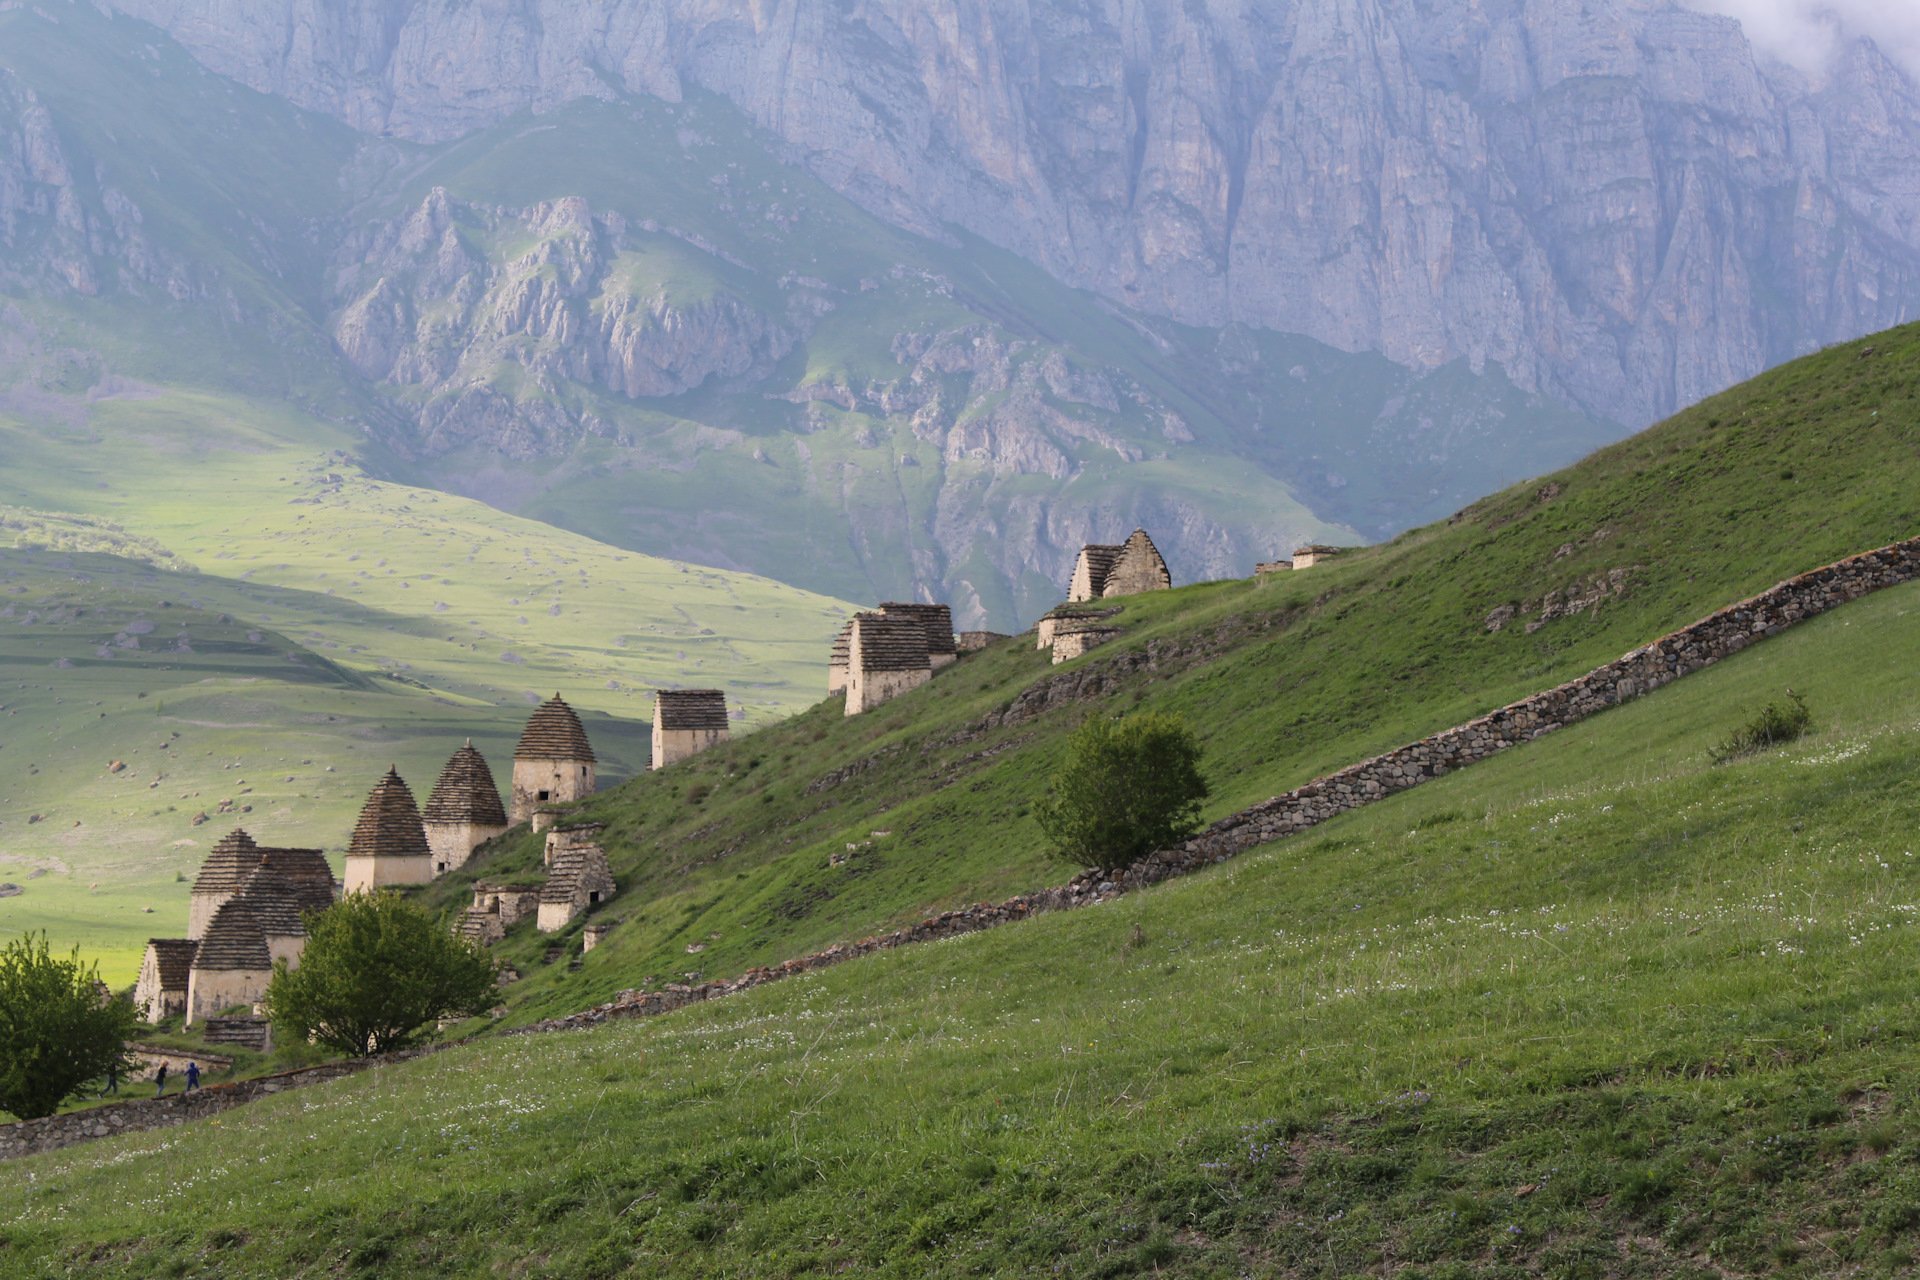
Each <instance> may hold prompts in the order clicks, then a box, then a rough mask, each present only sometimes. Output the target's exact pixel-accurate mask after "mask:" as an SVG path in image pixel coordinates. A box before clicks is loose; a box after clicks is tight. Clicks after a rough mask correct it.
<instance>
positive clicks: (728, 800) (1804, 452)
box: [431, 329, 1920, 1020]
mask: <svg viewBox="0 0 1920 1280" xmlns="http://www.w3.org/2000/svg"><path fill="white" fill-rule="evenodd" d="M1867 346H1872V347H1874V348H1875V351H1876V354H1875V355H1874V356H1872V357H1869V358H1865V359H1863V358H1861V356H1860V354H1859V352H1860V351H1861V350H1862V349H1864V348H1865V347H1867ZM1917 372H1920V330H1913V329H1909V330H1902V331H1898V332H1896V333H1894V334H1888V335H1881V336H1879V337H1877V338H1875V339H1873V340H1871V341H1870V342H1868V343H1863V344H1857V345H1856V346H1854V347H1843V348H1837V349H1835V350H1834V351H1833V352H1830V353H1827V354H1825V355H1822V356H1819V357H1815V358H1812V359H1809V360H1807V361H1802V362H1799V363H1796V364H1794V365H1791V366H1788V367H1787V368H1785V369H1782V370H1779V371H1776V372H1775V373H1773V374H1770V375H1768V376H1767V377H1766V378H1763V379H1761V380H1759V381H1757V382H1755V383H1753V384H1750V385H1749V386H1747V387H1744V388H1740V389H1738V390H1736V391H1734V392H1730V393H1728V394H1726V395H1724V396H1721V397H1717V398H1716V399H1714V400H1712V401H1709V402H1707V403H1706V404H1704V405H1702V406H1700V407H1698V408H1697V409H1694V410H1691V411H1689V412H1688V413H1686V414H1683V415H1681V416H1680V417H1679V418H1677V419H1675V420H1674V421H1672V422H1670V423H1668V424H1665V425H1663V426H1661V427H1659V428H1656V429H1654V430H1652V431H1650V432H1648V433H1646V434H1645V435H1643V436H1640V437H1637V438H1636V439H1634V440H1632V441H1629V442H1627V443H1625V444H1622V445H1620V446H1617V447H1615V448H1613V449H1609V450H1605V451H1603V452H1601V453H1599V454H1597V455H1595V456H1594V457H1593V458H1591V459H1589V460H1588V461H1586V462H1585V463H1582V464H1581V465H1580V466H1578V467H1575V468H1570V469H1568V470H1566V471H1564V472H1561V473H1557V474H1555V475H1553V476H1551V477H1546V478H1543V479H1542V480H1539V481H1535V482H1531V483H1529V484H1527V485H1525V486H1523V487H1521V488H1519V489H1515V490H1510V491H1507V492H1505V493H1502V494H1498V495H1495V496H1493V497H1490V498H1488V499H1487V500H1485V501H1484V502H1482V503H1478V504H1476V505H1475V506H1474V507H1472V508H1470V509H1469V510H1467V511H1466V512H1463V513H1461V515H1460V516H1459V517H1457V518H1455V519H1453V520H1450V521H1447V522H1443V523H1441V524H1438V525H1434V526H1430V527H1428V528H1425V529H1420V530H1416V531H1413V532H1412V533H1409V534H1407V535H1405V536H1404V537H1402V538H1400V539H1397V540H1395V541H1393V542H1391V543H1388V544H1385V545H1383V546H1379V547H1374V548H1370V549H1368V550H1366V551H1364V552H1360V553H1356V554H1354V555H1352V556H1350V557H1348V558H1346V559H1344V560H1340V561H1335V562H1333V563H1331V564H1328V565H1324V566H1320V567H1316V568H1314V569H1312V570H1309V571H1306V572H1302V573H1296V574H1291V575H1283V576H1281V577H1278V578H1274V579H1269V580H1267V581H1264V582H1253V581H1238V582H1221V583H1210V584H1203V585H1199V586H1194V587H1187V588H1183V589H1180V590H1176V591H1171V592H1166V593H1157V594H1154V595H1149V596H1141V597H1134V598H1132V599H1129V600H1126V601H1122V602H1116V603H1119V604H1121V605H1122V606H1123V612H1122V613H1121V614H1119V615H1118V616H1117V618H1116V619H1115V622H1116V623H1117V624H1118V625H1120V626H1122V627H1123V628H1124V634H1123V636H1122V637H1121V638H1120V639H1119V640H1117V641H1116V642H1114V643H1113V644H1111V645H1109V646H1107V647H1105V648H1102V649H1099V650H1096V651H1095V652H1094V653H1093V654H1091V655H1089V656H1088V657H1087V658H1085V659H1082V660H1080V661H1078V662H1077V663H1075V664H1073V665H1072V666H1069V667H1063V668H1058V669H1056V668H1054V667H1052V666H1051V665H1050V664H1049V658H1048V655H1047V654H1045V653H1042V652H1038V651H1036V650H1034V649H1033V648H1032V645H1031V640H1030V639H1029V640H1026V641H1020V640H1015V641H1010V642H1008V643H1006V644H1003V645H999V646H996V647H994V648H992V649H990V650H988V651H986V652H984V653H981V654H978V655H975V656H972V657H969V658H967V659H965V660H964V661H962V662H961V663H960V664H959V665H958V666H956V667H954V668H951V669H950V670H948V671H946V672H944V673H942V674H941V675H940V676H938V677H937V678H936V679H935V680H934V681H933V682H932V683H931V684H930V685H929V686H928V687H927V688H926V689H924V690H921V691H918V692H915V693H913V694H910V695H908V696H906V697H903V698H901V699H898V700H897V701H895V702H892V703H889V704H887V705H886V706H885V707H883V708H881V709H879V710H877V711H875V712H871V713H869V714H866V715H863V716H859V717H854V718H851V719H848V718H844V717H843V716H842V715H841V709H840V706H839V704H838V701H837V700H832V701H827V702H824V703H822V704H820V705H818V706H816V707H814V708H812V709H810V710H809V711H807V712H806V713H805V714H803V715H800V716H798V717H796V718H794V719H791V720H789V721H786V722H783V723H781V724H778V725H775V726H772V727H770V728H768V729H767V730H766V731H764V732H762V733H759V734H756V735H754V737H752V738H751V739H748V740H744V741H741V742H737V743H733V744H730V745H728V746H727V747H725V748H722V749H719V750H715V751H713V752H709V753H707V754H705V755H703V756H700V757H698V758H696V759H694V760H692V761H688V762H686V763H684V764H682V765H679V766H676V767H675V768H673V769H671V770H667V771H664V772H662V773H660V774H657V775H653V776H649V777H647V778H643V779H640V780H637V781H636V782H634V783H632V784H631V785H629V786H626V787H623V788H620V789H619V790H617V791H609V792H608V793H606V794H604V795H602V796H601V797H598V798H596V800H595V801H594V802H593V803H592V804H590V805H588V806H586V810H585V812H586V814H587V815H589V816H592V817H594V818H597V819H599V820H603V821H605V822H607V823H608V824H609V827H608V849H609V854H610V857H611V859H612V861H613V864H614V869H615V872H616V874H617V875H618V876H619V878H620V884H621V889H622V894H623V897H622V899H621V900H620V901H619V902H618V903H617V904H616V905H614V906H613V907H610V908H609V909H608V911H607V914H608V915H610V916H613V917H618V918H619V919H621V920H622V921H623V925H622V927H621V928H620V929H618V930H616V931H615V932H614V933H613V935H612V936H611V937H610V938H609V939H608V940H607V941H606V942H605V943H603V944H602V946H600V947H599V948H598V949H596V950H595V952H594V953H593V954H592V955H590V956H587V957H585V960H584V963H583V964H582V966H581V967H580V968H579V969H578V970H573V969H570V968H568V967H567V966H564V965H555V966H543V965H540V964H539V963H538V960H539V958H540V957H541V956H542V955H543V954H544V952H545V948H546V943H547V939H545V938H544V937H540V936H536V935H534V934H533V932H532V931H531V929H528V930H525V931H524V932H523V933H521V934H518V935H515V936H513V937H510V938H509V940H508V943H507V945H506V948H505V950H506V953H507V954H508V955H509V956H510V957H511V958H512V959H513V961H514V962H515V963H516V964H517V965H519V966H520V968H521V969H522V971H523V972H526V973H528V974H529V977H528V978H527V980H526V981H525V982H522V983H519V984H516V985H515V987H514V988H513V989H512V993H511V996H510V1000H511V1002H512V1004H513V1005H514V1010H513V1013H512V1015H511V1016H512V1017H513V1019H515V1020H531V1019H534V1018H537V1017H544V1016H549V1015H552V1014H555V1013H561V1012H567V1011H570V1010H572V1009H577V1008H580V1007H583V1006H584V1005H587V1004H590V1003H593V1002H595V1001H599V1000H604V999H607V998H609V997H611V996H612V995H614V994H615V993H616V992H618V991H620V990H622V989H624V988H627V987H632V986H637V985H641V984H643V983H654V984H657V983H661V982H668V981H677V980H681V979H682V978H683V977H684V975H686V974H688V973H695V972H697V973H700V974H703V975H704V976H707V977H718V976H726V975H731V974H735V973H739V972H741V971H743V970H744V969H746V968H748V967H750V966H753V965H757V964H767V963H772V962H776V961H779V960H783V959H786V958H788V957H791V956H793V955H797V954H800V953H802V952H805V951H808V950H812V949H815V948H817V947H820V946H823V945H826V944H828V943H830V942H833V941H837V940H841V939H846V938H855V937H859V936H862V935H864V934H866V933H870V932H877V931H880V930H883V929H886V928H891V927H897V926H899V925H901V924H904V923H910V922H911V921H913V920H916V919H918V918H919V917H920V916H921V915H922V914H924V913H926V912H928V911H932V910H935V909H940V908H945V907H951V906H956V905H959V904H962V903H966V902H972V901H977V900H981V899H995V898H1000V897H1004V896H1006V895H1008V894H1011V893H1016V892H1020V891H1024V890H1028V889H1033V888H1037V887H1039V886H1041V885H1045V884H1050V883H1055V882H1058V881H1060V880H1064V879H1066V878H1067V877H1068V876H1069V875H1071V874H1072V872H1073V871H1074V870H1077V868H1073V867H1068V866H1064V865H1062V864H1060V863H1058V862H1057V861H1055V860H1053V859H1052V857H1051V856H1050V855H1049V853H1048V851H1047V848H1046V845H1045V841H1044V839H1043V838H1042V835H1041V832H1040V830H1039V828H1038V825H1037V824H1036V823H1035V822H1034V821H1033V819H1032V816H1031V807H1032V804H1033V802H1034V800H1035V799H1036V798H1037V795H1038V791H1039V787H1040V785H1041V782H1040V780H1041V779H1044V778H1045V777H1046V776H1047V773H1048V771H1049V770H1050V769H1051V768H1052V765H1053V761H1054V760H1055V759H1056V758H1057V755H1058V752H1059V751H1060V750H1061V745H1062V743H1063V742H1064V739H1065V737H1066V735H1067V734H1068V733H1070V732H1071V731H1072V729H1073V728H1074V727H1075V726H1077V725H1078V724H1079V723H1080V722H1081V721H1082V719H1084V718H1085V717H1086V716H1088V715H1093V714H1109V713H1112V712H1117V711H1125V710H1132V709H1135V708H1144V709H1151V710H1158V711H1168V712H1173V713H1176V714H1179V715H1181V716H1183V717H1185V718H1186V720H1187V721H1188V722H1189V723H1190V724H1191V725H1192V727H1193V728H1194V730H1195V732H1196V733H1197V735H1198V736H1199V738H1200V739H1201V741H1202V743H1203V744H1204V746H1205V749H1206V761H1205V764H1204V771H1205V773H1206V776H1207V778H1208V781H1209V782H1210V784H1211V785H1212V788H1213V795H1212V797H1211V799H1210V800H1209V802H1208V805H1207V816H1208V817H1209V818H1213V817H1218V816H1222V815H1224V814H1227V813H1230V812H1233V811H1235V810H1237V809H1240V808H1242V807H1244V806H1246V805H1248V804H1250V803H1254V802H1257V801H1259V800H1262V799H1265V798H1267V797H1268V796H1271V795H1275V794H1278V793H1279V792H1281V791H1284V790H1287V789H1288V788H1290V787H1293V786H1297V785H1299V784H1301V783H1303V782H1306V781H1308V780H1309V779H1311V778H1313V777H1315V776H1317V775H1319V774H1321V773H1325V772H1327V771H1330V770H1332V769H1335V768H1338V767H1341V766H1344V765H1347V764H1350V763H1352V762H1354V761H1356V760H1359V759H1363V758H1365V757H1367V756H1369V755H1371V754H1373V753H1375V752H1378V751H1381V750H1385V749H1387V748H1389V747H1392V746H1396V745H1398V744H1400V743H1403V742H1407V741H1410V740H1412V739H1415V738H1418V737H1421V736H1423V735H1425V734H1428V733H1432V732H1435V731H1437V730H1439V729H1442V728H1445V727H1447V726H1449V725H1453V724H1457V723H1460V722H1462V721H1465V720H1467V719H1470V718H1471V717H1473V716H1474V715H1477V714H1480V713H1481V712H1484V711H1486V710H1489V709H1491V708H1492V707H1495V706H1498V705H1501V704H1502V703H1505V702H1507V701H1510V700H1512V699H1514V698H1517V697H1521V696H1524V695H1525V694H1527V693H1530V692H1533V691H1534V690H1537V689H1541V688H1545V687H1548V686H1551V685H1553V684H1555V683H1558V682H1559V681H1561V680H1564V679H1567V678H1568V677H1570V676H1573V675H1575V674H1578V673H1580V672H1583V671H1586V670H1588V669H1590V668H1592V667H1594V666H1596V665H1598V664H1600V663H1602V662H1605V661H1608V660H1610V659H1612V658H1615V657H1617V656H1619V655H1620V654H1622V653H1624V652H1626V651H1627V650H1629V649H1631V648H1633V647H1635V646H1637V645H1640V644H1644V643H1646V642H1647V641H1649V640H1651V639H1654V638H1656V637H1657V636H1659V635H1661V634H1663V633H1665V632H1666V631H1668V630H1671V629H1673V628H1674V627H1677V626H1680V625H1682V624H1684V623H1687V622H1690V621H1692V620H1694V619H1695V618H1698V617H1700V616H1702V615H1704V614H1706V613H1708V612H1711V611H1712V610H1714V609H1716V608H1718V607H1720V606H1722V605H1724V604H1728V603H1731V602H1732V601H1734V600H1737V599H1739V598H1740V597H1742V596H1744V595H1747V594H1750V593H1752V592H1754V591H1756V590H1759V589H1762V588H1764V587H1766V586H1769V585H1771V584H1772V583H1774V582H1776V581H1778V580H1780V579H1782V578H1785V577H1788V576H1791V575H1792V574H1794V573H1797V572H1800V571H1803V570H1805V569H1809V568H1812V567H1815V566H1817V565H1819V564H1822V563H1825V562H1827V561H1830V560H1833V559H1837V558H1839V557H1841V556H1844V555H1847V554H1850V553H1852V552H1855V551H1858V550H1862V549H1864V548H1867V547H1871V546H1876V545H1880V544H1882V543H1885V542H1889V541H1892V540H1894V539H1896V538H1901V537H1907V536H1911V535H1912V534H1913V533H1914V532H1916V531H1920V502H1917V501H1916V500H1915V499H1914V496H1913V494H1914V489H1913V485H1912V483H1911V480H1912V468H1913V463H1912V462H1911V459H1912V458H1913V457H1914V456H1915V449H1916V447H1920V406H1916V405H1915V403H1914V400H1913V393H1912V390H1911V388H1912V386H1913V385H1914V381H1913V379H1914V377H1915V374H1916V373H1917ZM1783 473H1791V478H1785V479H1783ZM1834 495H1837V496H1834ZM1595 583H1600V584H1602V586H1600V587H1595V586H1594V585H1593V584H1595ZM1550 598H1551V599H1554V600H1558V601H1560V602H1561V605H1562V606H1563V607H1564V606H1565V605H1566V603H1567V602H1568V601H1573V602H1575V603H1577V604H1580V605H1581V607H1578V608H1575V609H1573V611H1571V612H1565V611H1562V612H1559V613H1558V614H1557V616H1553V617H1551V618H1548V617H1546V616H1545V615H1546V613H1547V612H1548V604H1547V601H1548V600H1549V599H1550ZM1509 607H1510V608H1512V609H1513V611H1514V612H1513V616H1512V618H1511V619H1510V620H1509V622H1508V623H1507V624H1506V625H1505V626H1503V627H1501V628H1500V629H1499V630H1497V631H1490V630H1489V624H1488V619H1489V617H1490V616H1492V617H1498V616H1499V614H1498V611H1500V610H1503V609H1506V608H1509ZM1532 623H1539V624H1541V625H1539V626H1538V627H1537V628H1535V629H1531V630H1530V629H1529V625H1530V624H1532ZM1103 670H1104V671H1110V672H1113V673H1114V674H1113V675H1112V676H1111V677H1110V678H1109V679H1107V680H1104V681H1103V682H1101V683H1100V684H1098V685H1094V686H1091V687H1089V688H1083V689H1081V690H1080V691H1079V692H1078V693H1077V694H1076V693H1075V692H1074V691H1073V690H1072V689H1071V688H1062V689H1061V690H1060V691H1059V697H1058V698H1057V699H1055V700H1053V701H1050V702H1048V703H1046V704H1045V705H1044V709H1043V710H1042V711H1041V712H1040V713H1038V714H1032V715H1026V716H1022V717H1019V718H1015V719H1012V720H1009V719H1008V718H1007V716H1006V714H1005V713H1006V712H1007V711H1008V709H1009V708H1011V707H1013V706H1015V705H1016V703H1017V702H1018V701H1019V700H1020V699H1021V698H1022V697H1030V696H1031V695H1030V693H1029V691H1030V690H1032V689H1033V688H1034V687H1035V686H1036V685H1038V684H1039V683H1040V682H1043V681H1048V680H1051V679H1053V678H1054V677H1055V676H1059V677H1061V678H1062V679H1065V680H1078V679H1081V678H1082V677H1081V676H1080V675H1078V674H1077V673H1079V672H1081V671H1093V672H1100V671H1103ZM880 833H884V834H880ZM538 862H539V842H538V841H536V840H532V839H525V838H522V839H518V840H515V839H511V838H510V839H509V840H508V841H507V842H505V843H504V846H503V847H498V848H496V849H494V850H492V851H490V852H489V854H488V856H487V857H486V858H485V859H483V860H481V861H479V862H477V863H475V864H474V865H473V866H472V867H471V868H470V869H469V871H468V872H467V873H466V874H465V875H462V876H454V877H449V878H448V880H447V881H446V882H444V883H442V884H441V885H438V886H436V888H435V890H434V891H433V893H432V895H431V900H433V901H436V902H438V903H439V904H440V905H441V906H442V907H443V908H444V909H445V910H447V911H448V912H452V911H454V910H456V909H457V908H458V907H459V906H461V905H464V900H465V897H466V886H467V884H468V883H469V882H470V880H471V879H472V878H474V877H493V876H498V875H503V874H512V873H518V872H522V871H527V870H529V869H531V868H532V867H534V866H536V865H537V864H538ZM569 940H571V939H570V938H569Z"/></svg>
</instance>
